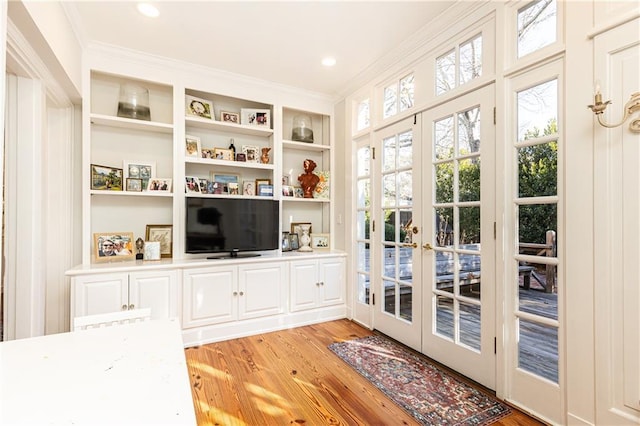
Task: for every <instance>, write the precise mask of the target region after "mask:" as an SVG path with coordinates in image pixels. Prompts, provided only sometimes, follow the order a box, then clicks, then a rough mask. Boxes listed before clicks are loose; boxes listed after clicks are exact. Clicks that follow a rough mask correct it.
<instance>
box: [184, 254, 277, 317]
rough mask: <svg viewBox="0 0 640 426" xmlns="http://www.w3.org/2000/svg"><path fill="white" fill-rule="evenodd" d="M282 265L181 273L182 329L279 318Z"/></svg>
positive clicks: (235, 267)
mask: <svg viewBox="0 0 640 426" xmlns="http://www.w3.org/2000/svg"><path fill="white" fill-rule="evenodd" d="M284 283H286V268H285V263H283V262H278V263H263V264H257V265H239V266H235V265H229V266H219V267H209V268H197V269H187V270H185V271H184V303H183V319H182V323H183V326H184V327H185V328H189V327H199V326H205V325H213V324H220V323H225V322H229V321H236V320H244V319H249V318H257V317H264V316H269V315H276V314H280V313H282V312H283V311H284V306H285V305H286V300H285V299H284V298H285V297H286V284H284Z"/></svg>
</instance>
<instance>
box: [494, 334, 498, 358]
mask: <svg viewBox="0 0 640 426" xmlns="http://www.w3.org/2000/svg"><path fill="white" fill-rule="evenodd" d="M493 353H494V354H497V353H498V339H497V338H495V337H494V338H493Z"/></svg>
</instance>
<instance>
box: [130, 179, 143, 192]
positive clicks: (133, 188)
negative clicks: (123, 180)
mask: <svg viewBox="0 0 640 426" xmlns="http://www.w3.org/2000/svg"><path fill="white" fill-rule="evenodd" d="M127 191H130V192H142V179H137V178H127Z"/></svg>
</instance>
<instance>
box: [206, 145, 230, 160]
mask: <svg viewBox="0 0 640 426" xmlns="http://www.w3.org/2000/svg"><path fill="white" fill-rule="evenodd" d="M211 158H215V159H216V160H226V161H233V151H232V150H230V149H226V148H214V149H213V157H211Z"/></svg>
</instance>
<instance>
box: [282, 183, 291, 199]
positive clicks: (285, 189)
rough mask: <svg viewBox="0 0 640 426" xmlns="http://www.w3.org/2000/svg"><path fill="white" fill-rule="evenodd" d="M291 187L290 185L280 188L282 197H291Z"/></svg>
mask: <svg viewBox="0 0 640 426" xmlns="http://www.w3.org/2000/svg"><path fill="white" fill-rule="evenodd" d="M293 192H294V191H293V186H291V185H283V186H282V196H283V197H293Z"/></svg>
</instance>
